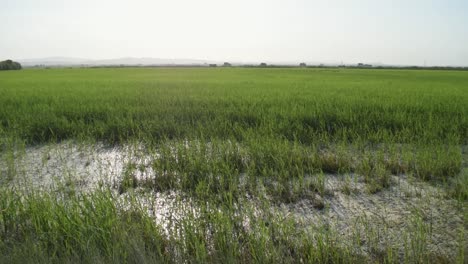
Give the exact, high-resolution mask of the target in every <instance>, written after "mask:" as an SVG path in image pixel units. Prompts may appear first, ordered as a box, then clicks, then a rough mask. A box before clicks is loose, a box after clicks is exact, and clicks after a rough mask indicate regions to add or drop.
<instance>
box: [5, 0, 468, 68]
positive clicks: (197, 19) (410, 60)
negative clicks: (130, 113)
mask: <svg viewBox="0 0 468 264" xmlns="http://www.w3.org/2000/svg"><path fill="white" fill-rule="evenodd" d="M0 18H1V24H0V36H2V38H1V40H0V59H6V58H12V59H26V58H38V57H49V56H67V57H79V58H90V59H104V58H119V57H155V58H192V59H210V60H221V61H244V62H248V61H251V62H257V61H268V62H272V61H288V62H296V61H297V62H300V61H308V62H309V61H310V62H340V61H343V62H345V63H356V62H370V63H373V62H382V63H387V64H416V65H422V64H424V61H427V65H465V66H468V0H413V1H411V0H393V1H390V0H354V1H351V0H341V1H339V0H328V1H325V0H323V1H318V0H282V1H280V0H232V1H227V0H226V1H225V0H166V1H161V0H125V1H124V0H79V1H78V0H76V1H75V0H74V1H71V0H41V1H39V0H0Z"/></svg>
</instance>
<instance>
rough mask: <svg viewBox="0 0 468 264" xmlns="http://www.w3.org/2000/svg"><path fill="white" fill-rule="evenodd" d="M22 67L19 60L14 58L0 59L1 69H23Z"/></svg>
mask: <svg viewBox="0 0 468 264" xmlns="http://www.w3.org/2000/svg"><path fill="white" fill-rule="evenodd" d="M21 68H22V67H21V64H20V63H19V62H16V61H12V60H6V61H0V71H6V70H21Z"/></svg>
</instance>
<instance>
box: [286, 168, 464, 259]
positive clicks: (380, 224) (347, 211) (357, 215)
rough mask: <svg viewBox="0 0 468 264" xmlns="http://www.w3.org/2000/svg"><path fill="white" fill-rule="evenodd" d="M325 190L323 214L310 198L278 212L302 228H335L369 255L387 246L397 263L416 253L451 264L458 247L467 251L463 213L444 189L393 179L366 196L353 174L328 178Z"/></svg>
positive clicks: (348, 242)
mask: <svg viewBox="0 0 468 264" xmlns="http://www.w3.org/2000/svg"><path fill="white" fill-rule="evenodd" d="M325 189H326V193H325V194H324V195H323V196H320V197H319V199H322V203H323V204H324V208H323V209H322V210H317V209H316V207H317V206H316V204H317V201H311V200H310V199H302V200H300V201H298V202H296V203H290V204H283V205H281V207H282V210H284V212H286V213H288V214H292V215H294V216H295V217H297V219H299V221H300V222H301V223H303V224H305V225H306V226H307V225H309V224H313V225H314V226H319V227H325V228H326V229H330V230H334V232H337V234H338V237H340V238H341V241H340V243H344V244H346V246H347V247H348V248H353V249H354V250H355V251H356V252H357V253H359V254H362V255H367V256H369V257H371V256H374V257H375V256H376V255H379V254H381V253H385V250H386V248H388V247H389V246H390V247H392V248H394V253H396V254H397V256H399V258H400V259H402V258H403V255H404V254H411V253H414V252H415V251H418V250H419V251H422V252H426V251H430V252H432V253H433V255H434V256H439V257H442V259H445V260H452V261H453V260H455V259H456V256H457V254H458V253H459V250H460V245H461V246H462V249H463V247H464V249H463V250H465V252H467V250H468V244H467V241H466V235H465V233H466V230H467V224H466V223H465V222H464V215H463V212H464V210H466V209H464V207H463V205H462V204H460V203H459V202H457V201H455V200H453V199H450V198H449V197H448V196H447V193H446V191H445V190H444V189H443V188H440V187H434V186H432V185H430V184H428V183H426V182H422V181H420V180H415V179H411V178H408V177H406V176H392V185H391V186H390V187H389V188H387V189H384V190H382V191H380V192H377V193H375V194H371V193H369V192H368V191H367V190H366V189H367V187H366V184H365V183H364V181H363V179H362V178H360V177H359V176H357V175H344V176H343V175H339V176H337V175H327V176H326V188H325ZM410 236H411V237H410ZM405 251H406V252H405Z"/></svg>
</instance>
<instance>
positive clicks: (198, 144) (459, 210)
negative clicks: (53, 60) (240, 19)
mask: <svg viewBox="0 0 468 264" xmlns="http://www.w3.org/2000/svg"><path fill="white" fill-rule="evenodd" d="M467 87H468V73H467V72H459V71H424V70H411V71H409V70H370V69H320V68H316V69H308V68H288V69H281V68H157V69H151V68H147V69H141V68H139V69H132V68H114V69H106V68H99V69H36V70H23V71H8V72H0V160H1V163H0V165H2V166H3V167H2V170H1V171H0V172H1V175H0V238H1V239H0V262H22V261H24V260H27V261H29V262H38V261H39V262H44V263H48V262H57V263H63V262H64V261H65V262H89V263H92V262H117V263H119V262H122V263H142V262H155V261H158V262H214V263H219V262H227V263H232V262H247V263H273V262H284V263H297V262H302V263H356V262H361V261H364V262H382V263H394V262H406V263H425V262H440V263H450V262H452V263H453V262H458V263H463V262H465V261H466V250H467V244H468V243H467V238H466V237H465V232H466V227H467V225H466V222H467V220H468V213H467V212H466V206H467V199H468V139H467V136H468V119H467V116H468V103H467V102H468V88H467ZM61 142H73V144H76V145H82V146H93V145H96V144H104V145H106V146H108V147H119V146H128V145H130V146H139V147H140V146H143V147H142V148H143V149H144V151H145V152H147V153H152V158H151V159H150V160H149V161H148V162H146V163H145V164H139V163H137V162H128V163H127V164H125V170H124V172H123V173H122V175H121V178H120V179H119V180H118V182H117V184H106V183H102V184H100V185H99V187H97V188H93V189H90V190H87V191H77V189H75V184H76V183H75V182H73V179H72V180H71V182H70V179H69V178H66V177H65V175H63V176H64V177H62V178H60V177H59V179H58V180H57V184H55V185H54V186H55V187H51V189H48V190H47V191H45V190H44V189H42V188H36V187H33V186H32V185H31V186H28V185H27V186H25V185H24V183H23V184H18V182H17V181H15V180H14V179H15V178H18V177H26V178H34V177H35V176H36V175H32V174H29V173H26V174H24V173H23V175H21V173H20V170H19V169H18V166H15V163H17V162H18V160H19V158H20V157H21V156H24V155H25V153H27V152H28V151H30V150H31V149H32V148H34V147H37V146H44V145H53V144H60V143H61ZM135 149H136V148H135ZM140 149H141V148H140ZM49 159H50V157H47V156H44V159H43V161H44V162H47V160H49ZM147 168H151V175H150V177H146V178H141V177H138V176H137V175H138V173H137V172H138V171H139V170H140V171H144V170H146V169H147ZM56 176H60V175H56ZM330 177H341V178H340V180H339V182H340V192H341V193H342V194H343V195H344V196H349V197H355V196H359V195H361V196H366V197H381V196H379V195H382V194H383V193H387V192H388V193H390V190H392V192H393V190H394V189H395V186H396V185H397V183H396V182H397V181H398V179H400V178H401V179H405V180H411V181H414V182H418V183H421V184H424V186H428V187H427V188H432V189H434V188H435V189H437V190H439V191H438V192H437V193H438V194H437V195H438V196H437V201H444V202H443V203H442V202H441V203H440V205H442V206H447V208H449V207H450V208H452V205H453V210H452V209H450V210H451V211H450V212H453V214H454V215H458V216H460V217H461V219H462V220H461V224H459V225H456V226H448V225H447V226H445V225H444V224H443V223H442V224H440V225H441V226H445V227H447V228H452V227H455V229H456V230H457V234H458V236H457V237H454V238H453V240H452V241H441V242H440V241H439V242H440V243H442V246H441V247H443V246H444V243H449V244H450V245H452V244H453V246H450V249H451V251H450V250H449V251H444V250H442V251H441V250H439V251H437V250H434V249H433V247H432V246H433V243H432V242H433V238H434V237H435V235H433V234H435V233H437V232H436V231H433V228H432V227H433V226H432V223H433V222H431V220H430V218H429V217H428V216H427V215H426V211H425V210H426V209H427V208H426V209H424V208H425V207H426V206H428V207H431V206H433V205H434V204H433V203H432V204H431V203H429V202H428V204H423V205H421V206H415V208H414V210H413V211H412V212H411V214H410V215H409V216H408V218H405V219H407V220H408V219H409V220H408V221H407V223H405V228H406V227H407V229H405V232H407V233H405V234H412V235H408V237H407V238H405V239H406V240H404V241H403V242H402V243H401V244H398V243H392V242H391V241H393V240H391V239H390V238H389V237H390V236H391V232H388V233H385V232H383V231H382V230H387V229H388V228H389V227H388V226H384V227H382V226H379V227H378V228H377V227H375V226H374V225H373V224H372V223H370V222H372V221H370V220H369V222H367V220H366V219H363V218H359V219H358V220H356V221H354V220H353V223H349V225H350V230H351V231H350V234H349V236H345V235H343V234H341V233H339V232H337V230H334V229H333V226H330V225H327V224H317V225H314V223H310V222H307V221H303V220H301V219H298V217H295V216H294V215H291V214H287V213H284V212H283V211H282V210H281V208H284V207H288V206H292V205H297V204H298V203H304V202H305V201H308V202H310V203H311V204H312V205H313V208H314V210H316V211H317V212H322V211H326V210H329V209H330V205H329V204H328V203H327V201H331V200H332V198H331V197H332V196H333V195H335V196H337V195H338V194H333V193H332V192H331V191H330V186H329V180H328V179H329V178H330ZM358 181H359V183H362V184H360V185H357V182H358ZM59 183H60V184H59ZM57 186H58V187H57ZM64 186H65V187H64ZM353 186H354V187H353ZM355 186H361V187H362V188H358V189H356V188H355ZM51 190H53V191H51ZM155 193H172V194H174V193H175V194H177V195H176V196H177V199H176V200H177V201H176V207H177V208H179V209H181V210H183V211H184V214H183V217H176V218H171V220H170V221H168V222H169V224H168V225H169V227H168V226H167V225H163V224H160V223H158V222H157V221H155V220H154V217H153V216H152V213H151V210H150V208H152V206H151V198H149V199H146V198H145V199H143V198H142V197H143V196H144V197H147V196H148V194H150V195H149V196H151V195H154V194H155ZM145 195H146V196H145ZM339 195H341V194H339ZM399 195H400V194H399ZM415 195H416V196H417V197H418V198H421V200H424V199H425V198H424V197H425V196H424V195H425V192H424V191H422V192H418V193H417V194H415ZM339 197H341V196H339ZM188 201H190V202H188ZM422 202H424V201H422ZM187 204H190V206H188V205H187ZM438 204H439V203H438ZM449 205H450V206H449ZM436 209H437V210H438V209H440V210H442V211H443V210H445V209H446V208H436ZM440 210H439V211H440ZM447 210H448V209H447ZM431 212H432V211H431ZM310 213H311V214H315V211H313V212H310ZM441 217H442V216H441ZM382 232H383V233H382ZM387 239H388V240H387ZM343 240H347V241H346V243H341V242H342V241H343ZM382 241H383V242H382Z"/></svg>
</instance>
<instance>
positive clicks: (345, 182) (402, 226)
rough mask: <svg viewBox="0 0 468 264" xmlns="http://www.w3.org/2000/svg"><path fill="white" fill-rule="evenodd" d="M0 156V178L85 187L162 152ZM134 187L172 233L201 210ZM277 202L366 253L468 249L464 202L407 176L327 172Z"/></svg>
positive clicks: (78, 150)
mask: <svg viewBox="0 0 468 264" xmlns="http://www.w3.org/2000/svg"><path fill="white" fill-rule="evenodd" d="M0 155H1V156H0V184H11V185H14V186H20V187H21V186H27V188H31V187H33V188H40V189H45V190H47V189H51V188H58V187H60V188H73V190H77V191H83V192H88V191H92V190H93V189H95V188H99V187H100V186H112V188H114V189H115V190H116V193H119V192H118V191H117V190H118V186H119V184H120V182H121V180H122V177H123V175H125V173H126V172H127V170H128V168H129V166H132V168H134V169H133V170H132V173H133V174H134V176H135V178H136V179H137V180H142V181H143V180H145V179H151V177H153V176H154V172H153V170H152V167H151V164H152V161H153V160H155V159H157V158H158V154H157V153H155V152H151V151H148V150H147V149H145V148H144V147H143V146H141V145H138V144H135V145H127V146H120V147H107V146H104V145H101V144H97V145H93V146H90V145H77V144H74V143H71V142H67V143H61V144H55V145H44V146H36V147H29V148H26V149H24V150H21V151H15V152H4V153H2V154H0ZM12 175H14V177H13V176H12ZM309 177H311V178H313V177H315V176H313V175H311V176H309ZM135 191H136V193H138V194H139V197H140V201H141V203H142V206H144V207H145V208H147V209H148V212H149V214H150V215H152V216H154V218H155V221H156V222H157V223H158V224H160V225H161V226H163V227H164V228H165V229H166V231H168V232H167V233H168V234H169V233H171V232H169V231H170V230H171V228H173V226H172V224H171V223H173V221H174V220H177V219H180V218H182V217H184V214H186V213H187V212H189V213H190V214H196V211H197V208H195V207H194V205H193V204H194V203H193V202H192V201H191V199H190V198H188V197H186V195H184V194H183V193H181V192H178V191H166V192H155V191H153V190H144V189H139V190H135ZM127 198H128V194H127V193H121V194H120V198H119V199H120V200H121V201H122V204H123V205H124V206H125V205H126V204H127V205H128V204H129V203H127V202H126V199H127ZM252 203H254V202H253V200H252ZM318 203H319V204H320V205H321V206H317V204H318ZM272 207H274V208H272V210H275V211H276V210H277V211H279V212H281V213H282V214H284V215H285V216H288V217H293V218H294V219H295V220H296V221H297V222H298V224H299V226H302V227H303V228H304V229H305V230H308V231H310V232H323V230H327V231H329V232H332V233H334V234H335V235H336V236H335V237H337V238H339V239H338V240H337V241H335V242H336V243H339V244H342V245H343V246H344V247H346V248H350V249H352V250H354V251H355V252H356V253H358V254H361V255H363V256H368V257H369V259H374V260H375V259H376V256H378V255H379V254H385V253H388V250H389V248H391V249H392V250H393V254H395V255H396V256H398V257H397V258H400V260H401V259H402V258H403V256H404V255H405V254H406V255H408V254H416V252H418V251H430V252H432V253H433V254H434V256H437V257H438V258H442V260H448V261H455V260H456V258H457V255H459V254H460V250H464V251H465V252H468V251H467V250H468V242H467V240H466V230H467V228H468V226H467V223H465V219H464V217H466V216H465V215H466V204H465V203H463V202H462V203H461V204H460V202H457V201H456V200H453V199H452V198H451V197H450V196H449V195H448V194H447V188H446V187H443V186H437V185H435V184H430V183H427V182H424V181H421V180H417V179H414V178H412V177H409V176H406V175H398V176H396V175H393V176H392V180H391V186H390V187H388V188H386V189H383V190H381V191H379V192H377V193H370V192H369V191H368V186H367V184H366V183H365V182H364V180H363V178H362V177H360V176H359V175H355V174H349V175H332V174H329V175H325V190H324V192H323V193H321V194H319V193H316V194H315V195H314V196H312V197H309V196H308V197H304V198H303V199H299V200H297V201H295V202H292V203H272ZM244 225H248V223H247V224H245V223H244ZM386 251H387V252H386Z"/></svg>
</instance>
